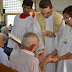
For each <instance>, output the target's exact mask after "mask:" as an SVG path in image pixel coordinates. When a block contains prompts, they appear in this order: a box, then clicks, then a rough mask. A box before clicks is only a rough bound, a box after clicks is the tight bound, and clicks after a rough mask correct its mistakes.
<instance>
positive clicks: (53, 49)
mask: <svg viewBox="0 0 72 72" xmlns="http://www.w3.org/2000/svg"><path fill="white" fill-rule="evenodd" d="M32 6H33V1H32V0H24V1H23V4H22V7H23V13H22V14H20V15H17V16H16V17H15V19H14V25H13V27H12V28H11V29H10V27H6V26H3V27H2V28H1V33H0V63H2V64H4V65H6V66H8V67H11V68H12V69H14V70H17V71H18V72H55V71H56V72H71V71H72V68H71V66H72V40H71V39H72V5H70V6H68V7H66V8H65V9H64V10H63V16H62V15H61V14H59V13H58V12H56V11H54V10H53V6H52V3H51V1H50V0H40V2H39V7H40V13H37V14H36V16H35V17H34V18H33V17H32V16H31V15H30V14H29V12H30V10H31V9H32ZM8 28H9V29H8ZM9 30H11V31H10V33H11V34H12V35H14V36H16V37H17V38H19V39H21V44H20V43H18V42H16V41H14V40H13V39H10V38H9V37H8V33H9ZM56 66H57V68H56Z"/></svg>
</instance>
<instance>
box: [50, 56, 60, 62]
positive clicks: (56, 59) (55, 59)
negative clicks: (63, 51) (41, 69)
mask: <svg viewBox="0 0 72 72" xmlns="http://www.w3.org/2000/svg"><path fill="white" fill-rule="evenodd" d="M59 60H60V58H59V57H57V56H54V57H53V60H52V61H51V62H57V61H59Z"/></svg>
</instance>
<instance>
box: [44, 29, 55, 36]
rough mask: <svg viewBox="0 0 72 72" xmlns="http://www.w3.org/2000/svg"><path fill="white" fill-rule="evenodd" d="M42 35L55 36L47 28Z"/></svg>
mask: <svg viewBox="0 0 72 72" xmlns="http://www.w3.org/2000/svg"><path fill="white" fill-rule="evenodd" d="M44 35H45V36H48V37H55V34H54V33H53V32H51V31H48V30H46V31H44Z"/></svg>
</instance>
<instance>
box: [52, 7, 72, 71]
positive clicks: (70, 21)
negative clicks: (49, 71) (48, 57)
mask: <svg viewBox="0 0 72 72" xmlns="http://www.w3.org/2000/svg"><path fill="white" fill-rule="evenodd" d="M63 17H64V20H65V22H66V25H65V27H64V29H63V31H62V34H61V35H60V38H59V42H58V46H57V48H56V50H55V51H53V52H52V55H56V54H58V57H57V56H55V57H53V58H54V59H53V62H57V61H58V68H57V72H72V40H71V39H72V6H68V7H66V8H65V9H64V11H63Z"/></svg>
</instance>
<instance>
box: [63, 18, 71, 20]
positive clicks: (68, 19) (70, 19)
mask: <svg viewBox="0 0 72 72" xmlns="http://www.w3.org/2000/svg"><path fill="white" fill-rule="evenodd" d="M63 19H64V20H65V21H69V20H71V17H69V18H63Z"/></svg>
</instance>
